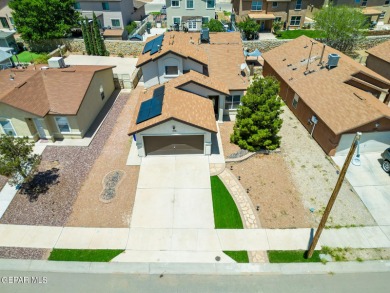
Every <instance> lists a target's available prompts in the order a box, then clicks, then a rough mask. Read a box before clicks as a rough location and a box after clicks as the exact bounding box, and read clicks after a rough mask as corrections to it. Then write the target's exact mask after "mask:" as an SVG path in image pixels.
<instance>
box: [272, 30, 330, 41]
mask: <svg viewBox="0 0 390 293" xmlns="http://www.w3.org/2000/svg"><path fill="white" fill-rule="evenodd" d="M281 33H282V36H280V37H277V38H278V39H296V38H298V37H300V36H302V35H305V36H307V37H309V38H322V37H323V36H324V35H323V32H322V31H317V30H288V31H282V32H281Z"/></svg>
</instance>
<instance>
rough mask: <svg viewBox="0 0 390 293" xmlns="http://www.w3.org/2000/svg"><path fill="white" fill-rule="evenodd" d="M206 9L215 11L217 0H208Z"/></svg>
mask: <svg viewBox="0 0 390 293" xmlns="http://www.w3.org/2000/svg"><path fill="white" fill-rule="evenodd" d="M206 8H207V9H214V8H215V0H206Z"/></svg>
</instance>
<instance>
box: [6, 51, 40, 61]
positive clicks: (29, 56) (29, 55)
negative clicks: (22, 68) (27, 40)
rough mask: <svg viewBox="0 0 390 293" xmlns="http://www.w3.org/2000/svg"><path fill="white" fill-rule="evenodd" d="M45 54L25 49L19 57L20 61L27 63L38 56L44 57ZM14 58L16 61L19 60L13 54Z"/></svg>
mask: <svg viewBox="0 0 390 293" xmlns="http://www.w3.org/2000/svg"><path fill="white" fill-rule="evenodd" d="M43 56H45V54H37V53H30V52H28V51H23V52H22V53H19V54H18V59H19V62H23V63H27V62H30V61H31V60H36V59H37V58H38V57H43ZM12 58H13V60H14V62H18V61H17V60H16V57H15V56H13V57H12Z"/></svg>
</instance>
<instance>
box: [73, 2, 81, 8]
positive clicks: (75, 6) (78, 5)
mask: <svg viewBox="0 0 390 293" xmlns="http://www.w3.org/2000/svg"><path fill="white" fill-rule="evenodd" d="M73 7H74V9H81V8H80V2H75V3H74V5H73Z"/></svg>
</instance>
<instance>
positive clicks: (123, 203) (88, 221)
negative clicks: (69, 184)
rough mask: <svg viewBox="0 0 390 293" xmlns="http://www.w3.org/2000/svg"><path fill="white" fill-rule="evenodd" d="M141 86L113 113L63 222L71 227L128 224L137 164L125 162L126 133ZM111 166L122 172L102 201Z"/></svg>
mask: <svg viewBox="0 0 390 293" xmlns="http://www.w3.org/2000/svg"><path fill="white" fill-rule="evenodd" d="M140 91H141V88H140V87H138V88H137V89H135V90H133V91H132V92H131V95H130V98H129V99H128V101H127V103H126V104H125V105H124V107H123V111H122V112H121V113H120V115H119V116H118V117H117V122H116V124H115V127H114V128H113V130H112V133H111V135H110V137H109V138H108V139H107V142H106V144H105V146H104V148H103V150H102V152H101V154H100V156H99V157H98V159H97V160H96V161H95V164H94V165H93V167H92V169H91V171H90V173H89V176H88V178H87V179H86V180H85V182H84V183H83V186H82V187H81V189H80V192H79V194H78V196H77V200H76V202H75V203H74V205H73V212H72V214H71V215H70V217H69V220H68V222H67V223H66V226H75V227H112V228H120V227H129V225H130V219H131V213H132V210H133V206H134V200H135V193H136V189H137V182H138V174H139V166H126V160H127V157H128V155H129V151H130V146H131V138H130V137H129V136H128V135H127V131H128V129H129V126H130V125H129V124H130V118H131V115H133V112H134V108H135V106H136V103H137V100H138V96H139V92H140ZM115 170H121V171H123V172H124V174H123V180H121V182H120V184H119V185H118V186H117V189H116V195H115V197H114V198H113V199H112V200H111V201H110V202H108V203H107V202H102V201H101V194H102V192H103V189H104V184H103V181H104V178H105V176H106V175H107V174H108V173H110V172H112V171H115Z"/></svg>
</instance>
